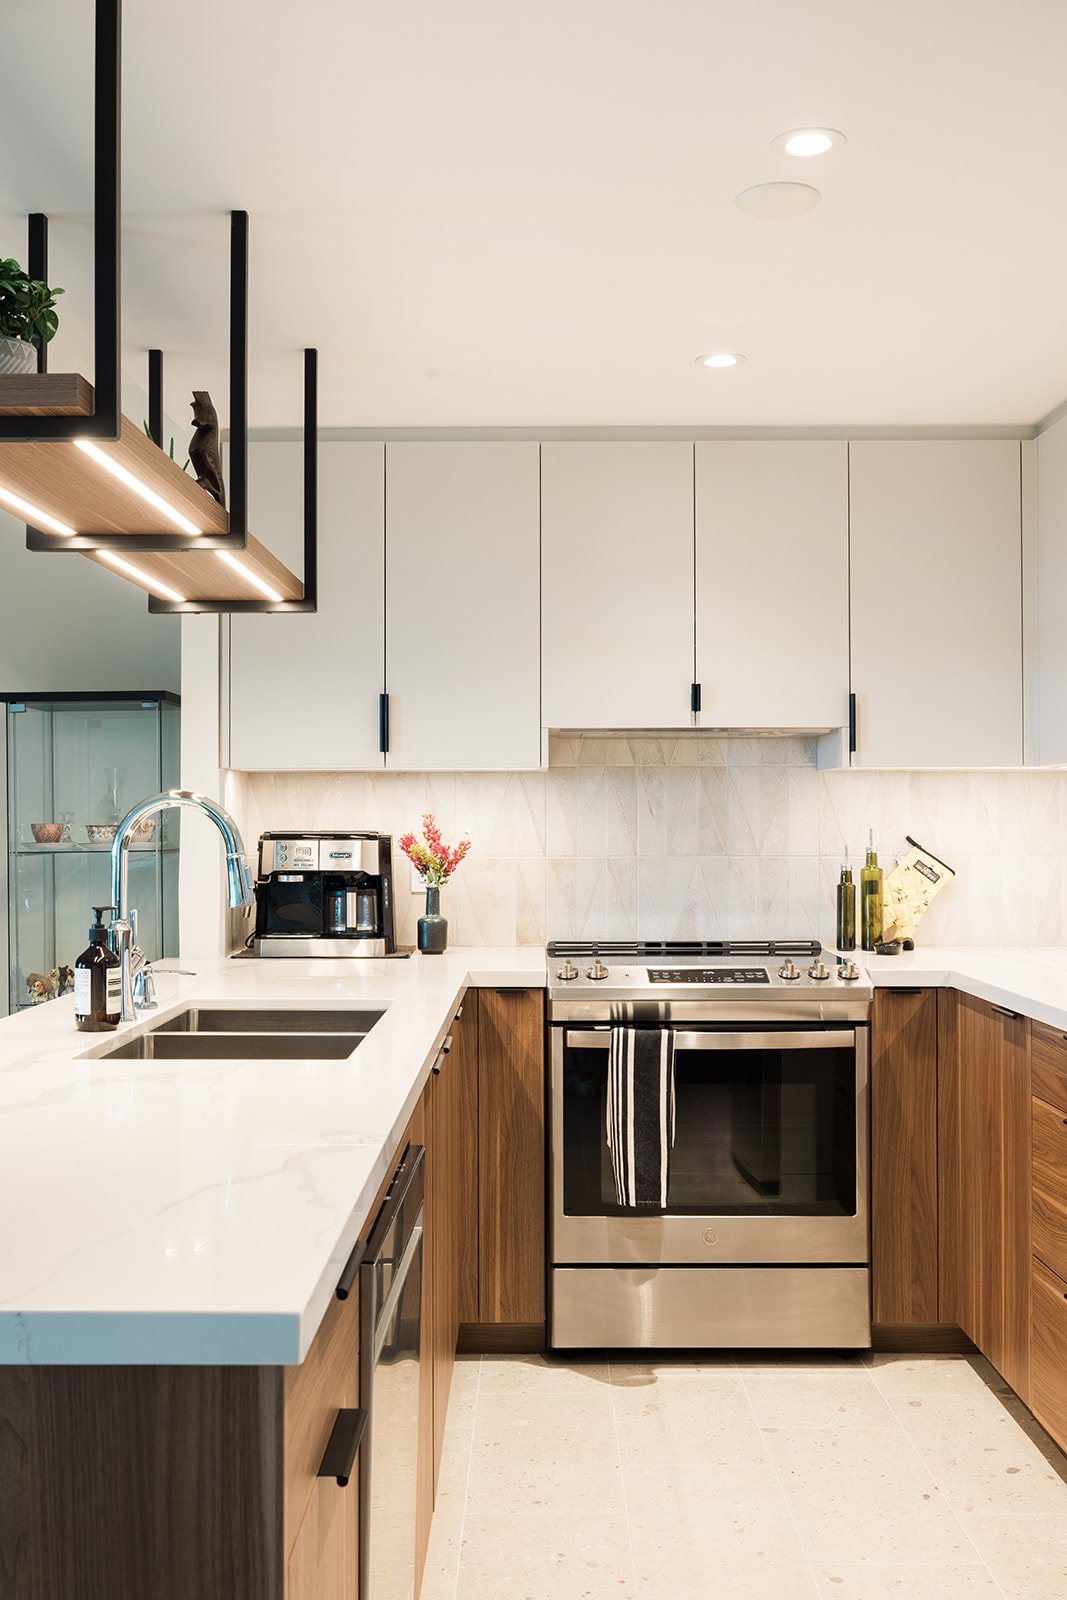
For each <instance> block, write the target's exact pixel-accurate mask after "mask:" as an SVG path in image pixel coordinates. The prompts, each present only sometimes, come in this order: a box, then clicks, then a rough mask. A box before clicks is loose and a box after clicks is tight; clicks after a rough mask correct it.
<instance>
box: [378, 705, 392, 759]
mask: <svg viewBox="0 0 1067 1600" xmlns="http://www.w3.org/2000/svg"><path fill="white" fill-rule="evenodd" d="M378 749H379V750H380V751H381V753H382V755H383V756H385V755H388V754H389V696H388V695H387V694H380V695H379V696H378Z"/></svg>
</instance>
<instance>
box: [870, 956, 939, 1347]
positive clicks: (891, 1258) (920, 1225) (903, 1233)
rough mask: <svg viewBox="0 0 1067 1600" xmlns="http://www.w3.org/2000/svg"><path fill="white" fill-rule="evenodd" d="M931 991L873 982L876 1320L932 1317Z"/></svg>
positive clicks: (934, 1089) (934, 1306)
mask: <svg viewBox="0 0 1067 1600" xmlns="http://www.w3.org/2000/svg"><path fill="white" fill-rule="evenodd" d="M937 1233H938V1221H937V991H936V989H891V988H885V989H876V990H875V995H874V1006H873V1008H872V1011H871V1277H872V1290H873V1316H874V1321H875V1322H876V1323H881V1324H893V1325H898V1326H903V1325H906V1324H909V1323H933V1322H936V1321H937V1320H938V1289H937V1259H938V1241H937Z"/></svg>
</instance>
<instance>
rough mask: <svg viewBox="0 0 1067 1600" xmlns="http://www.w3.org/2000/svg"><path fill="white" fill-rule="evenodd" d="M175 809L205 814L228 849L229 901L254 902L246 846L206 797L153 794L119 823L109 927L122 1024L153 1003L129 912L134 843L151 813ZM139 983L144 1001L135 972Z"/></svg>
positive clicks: (225, 815) (178, 791)
mask: <svg viewBox="0 0 1067 1600" xmlns="http://www.w3.org/2000/svg"><path fill="white" fill-rule="evenodd" d="M177 806H191V807H192V808H193V810H194V811H202V812H203V813H204V815H205V816H206V817H210V818H211V820H212V822H213V823H214V824H215V826H216V827H217V828H218V830H219V832H220V833H221V834H222V837H223V841H224V843H225V845H226V881H227V890H228V892H227V896H226V898H227V900H228V901H229V904H230V905H231V906H250V905H251V904H252V900H253V891H252V874H251V872H250V871H249V867H248V862H247V860H246V859H245V845H244V840H243V839H242V838H241V835H240V832H239V831H238V828H237V824H236V823H235V822H234V820H233V818H232V817H231V816H230V815H229V814H228V813H227V812H225V811H224V810H223V809H222V807H221V806H220V805H219V804H218V803H217V802H216V801H214V800H209V799H208V797H207V795H205V794H193V793H192V792H191V791H190V790H189V789H168V790H167V792H166V794H154V795H151V796H150V797H149V799H147V800H142V801H141V802H140V803H139V804H138V805H135V806H134V808H133V810H132V811H127V813H126V815H125V816H124V817H123V819H122V821H121V822H120V823H119V829H118V832H117V833H116V835H115V842H114V844H113V845H112V846H111V903H112V905H113V906H114V907H115V916H114V920H113V921H112V922H111V924H110V932H111V937H112V943H113V944H114V947H115V953H116V955H117V956H118V958H119V960H120V962H121V963H122V1020H123V1022H132V1021H134V1019H135V1018H136V1016H137V1011H138V1005H139V1004H140V1005H142V1006H143V1005H144V1004H145V1002H146V1001H147V999H148V998H149V996H150V995H152V997H153V998H154V995H153V991H152V986H151V981H150V979H147V980H146V979H145V978H144V977H143V969H144V967H145V958H144V955H143V953H142V952H141V951H140V950H135V946H134V933H133V926H132V922H133V918H135V917H136V912H134V913H133V914H132V917H131V913H130V876H129V865H130V843H131V841H132V839H133V831H134V829H135V828H136V827H137V825H138V824H139V823H141V822H143V821H144V819H145V817H150V816H151V815H152V813H153V811H172V810H174V809H175V808H176V807H177ZM135 968H136V969H137V976H138V978H139V979H140V980H141V981H140V995H141V999H140V1002H139V1001H138V996H137V994H136V993H135V990H134V970H135Z"/></svg>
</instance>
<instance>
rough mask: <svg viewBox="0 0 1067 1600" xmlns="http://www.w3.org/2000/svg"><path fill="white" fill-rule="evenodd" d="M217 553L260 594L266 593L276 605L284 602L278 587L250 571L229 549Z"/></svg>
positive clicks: (216, 552) (221, 559)
mask: <svg viewBox="0 0 1067 1600" xmlns="http://www.w3.org/2000/svg"><path fill="white" fill-rule="evenodd" d="M215 554H216V555H217V556H218V558H219V560H220V561H225V563H226V565H227V566H228V567H232V568H233V570H234V572H236V573H239V574H240V576H241V577H242V578H243V579H244V581H245V582H246V583H250V584H251V585H252V587H253V589H258V590H259V592H260V594H262V595H266V597H267V599H268V600H273V601H274V603H275V605H281V604H282V603H283V596H282V595H280V594H279V593H278V591H277V589H272V588H271V587H270V584H268V583H264V582H263V579H262V578H259V577H257V576H256V574H255V573H254V572H249V570H248V568H247V567H245V566H242V564H241V562H240V561H238V559H237V557H236V556H231V554H230V552H229V551H228V550H216V551H215Z"/></svg>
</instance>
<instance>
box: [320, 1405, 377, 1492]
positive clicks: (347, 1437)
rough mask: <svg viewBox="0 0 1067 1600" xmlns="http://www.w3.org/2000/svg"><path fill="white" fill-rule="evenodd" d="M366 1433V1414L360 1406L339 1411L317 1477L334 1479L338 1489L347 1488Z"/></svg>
mask: <svg viewBox="0 0 1067 1600" xmlns="http://www.w3.org/2000/svg"><path fill="white" fill-rule="evenodd" d="M366 1431H367V1413H366V1412H365V1411H364V1409H363V1407H362V1406H354V1407H351V1408H345V1409H342V1410H341V1411H339V1412H338V1413H337V1420H336V1422H335V1423H334V1425H333V1432H332V1433H331V1434H330V1437H329V1441H328V1443H327V1445H326V1452H325V1454H324V1455H323V1458H322V1465H321V1466H320V1467H319V1473H318V1475H319V1477H320V1478H336V1479H337V1487H338V1488H339V1489H344V1488H347V1486H348V1480H349V1479H350V1478H351V1476H352V1468H353V1467H354V1466H355V1464H356V1457H357V1455H358V1454H359V1447H360V1445H361V1444H362V1443H363V1435H364V1434H365V1433H366Z"/></svg>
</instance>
